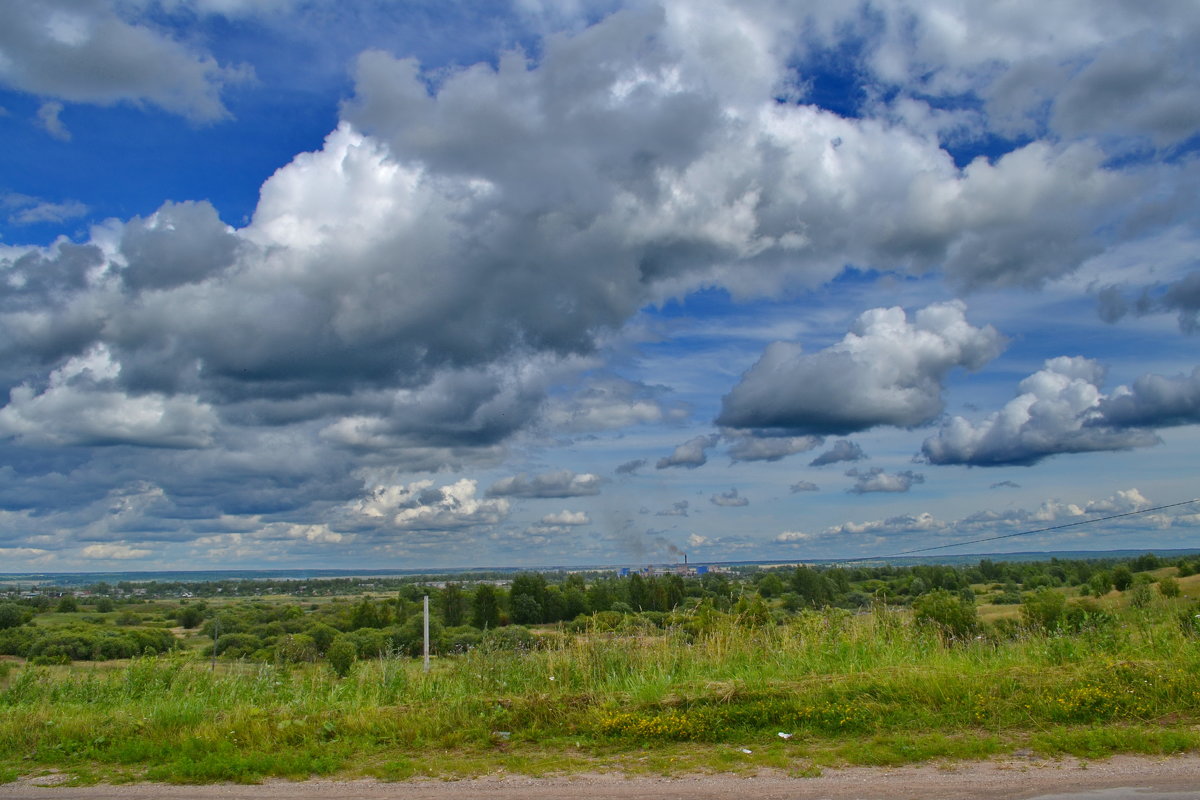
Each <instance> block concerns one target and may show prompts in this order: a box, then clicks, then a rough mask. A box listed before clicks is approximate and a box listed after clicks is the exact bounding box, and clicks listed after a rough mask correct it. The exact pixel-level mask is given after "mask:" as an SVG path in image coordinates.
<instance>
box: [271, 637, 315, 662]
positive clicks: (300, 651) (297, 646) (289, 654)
mask: <svg viewBox="0 0 1200 800" xmlns="http://www.w3.org/2000/svg"><path fill="white" fill-rule="evenodd" d="M275 659H276V660H277V661H281V662H283V663H285V664H301V663H307V662H311V661H316V660H317V643H316V642H314V641H313V638H312V637H311V636H309V635H308V634H306V633H290V634H288V635H287V636H284V637H283V638H281V639H280V640H279V641H278V642H276V643H275Z"/></svg>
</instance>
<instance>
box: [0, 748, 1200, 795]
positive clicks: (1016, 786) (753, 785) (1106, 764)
mask: <svg viewBox="0 0 1200 800" xmlns="http://www.w3.org/2000/svg"><path fill="white" fill-rule="evenodd" d="M53 777H54V776H46V777H42V778H37V779H32V780H22V781H19V782H17V783H10V784H6V785H2V786H0V800H29V799H32V798H36V799H37V800H118V799H120V800H126V798H128V799H129V800H143V799H144V800H150V799H151V798H154V799H155V800H158V798H161V799H162V800H385V799H386V800H391V799H392V798H395V799H396V800H485V798H486V800H641V798H647V799H648V800H718V799H719V800H729V799H731V798H732V799H733V800H818V798H820V799H822V800H825V799H828V800H960V799H961V800H1030V799H1031V798H1043V800H1051V799H1053V800H1060V798H1064V799H1065V798H1079V800H1125V799H1126V798H1136V799H1137V800H1150V799H1151V798H1163V799H1164V800H1165V799H1167V798H1169V799H1170V800H1200V756H1194V755H1193V756H1179V757H1171V758H1163V759H1148V758H1137V757H1130V756H1120V757H1117V758H1113V759H1109V760H1106V761H1096V762H1080V761H1078V760H1075V759H1068V760H1063V761H1039V760H1028V759H1019V758H1018V759H1011V760H1004V761H989V762H983V763H965V764H963V763H959V764H953V765H943V766H936V765H922V766H914V767H899V768H895V769H879V768H849V769H838V770H826V771H825V773H824V774H823V775H822V776H820V777H817V778H788V777H785V776H782V775H779V774H763V775H759V776H756V777H737V776H730V775H701V776H692V777H686V778H670V779H668V778H647V777H638V778H624V777H621V776H617V775H577V776H573V777H569V778H547V779H533V778H522V777H495V778H482V779H477V780H469V781H407V782H402V783H379V782H376V781H345V782H336V781H325V780H313V781H305V782H302V783H292V782H287V781H270V782H267V783H264V784H261V785H257V786H233V785H228V784H222V785H217V786H163V785H156V784H139V785H134V786H91V787H63V786H53V785H51V786H45V785H37V784H47V783H50V784H52V783H53V782H54V780H53Z"/></svg>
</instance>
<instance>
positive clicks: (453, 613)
mask: <svg viewBox="0 0 1200 800" xmlns="http://www.w3.org/2000/svg"><path fill="white" fill-rule="evenodd" d="M441 600H442V620H443V621H444V622H445V623H446V627H447V628H457V627H458V626H459V625H462V624H463V622H464V621H466V618H467V598H466V596H465V595H463V591H462V587H461V586H460V585H459V584H457V583H447V584H446V588H445V589H443V590H442V597H441Z"/></svg>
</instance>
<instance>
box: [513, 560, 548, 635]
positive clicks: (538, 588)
mask: <svg viewBox="0 0 1200 800" xmlns="http://www.w3.org/2000/svg"><path fill="white" fill-rule="evenodd" d="M508 607H509V611H510V613H511V615H512V621H513V622H517V623H520V624H522V625H528V624H533V623H538V622H544V621H545V619H544V617H545V614H546V579H545V577H543V576H542V574H541V573H540V572H522V573H520V574H519V575H516V576H515V577H514V578H513V582H512V586H511V587H510V588H509V590H508Z"/></svg>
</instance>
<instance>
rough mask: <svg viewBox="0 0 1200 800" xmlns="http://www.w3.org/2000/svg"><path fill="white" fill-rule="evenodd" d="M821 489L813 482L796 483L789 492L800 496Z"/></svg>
mask: <svg viewBox="0 0 1200 800" xmlns="http://www.w3.org/2000/svg"><path fill="white" fill-rule="evenodd" d="M820 488H821V487H819V486H817V485H816V484H815V483H813V482H812V481H796V482H795V483H793V484H792V485H791V486H790V487H789V490H790V491H791V493H792V494H799V493H800V492H816V491H820Z"/></svg>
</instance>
